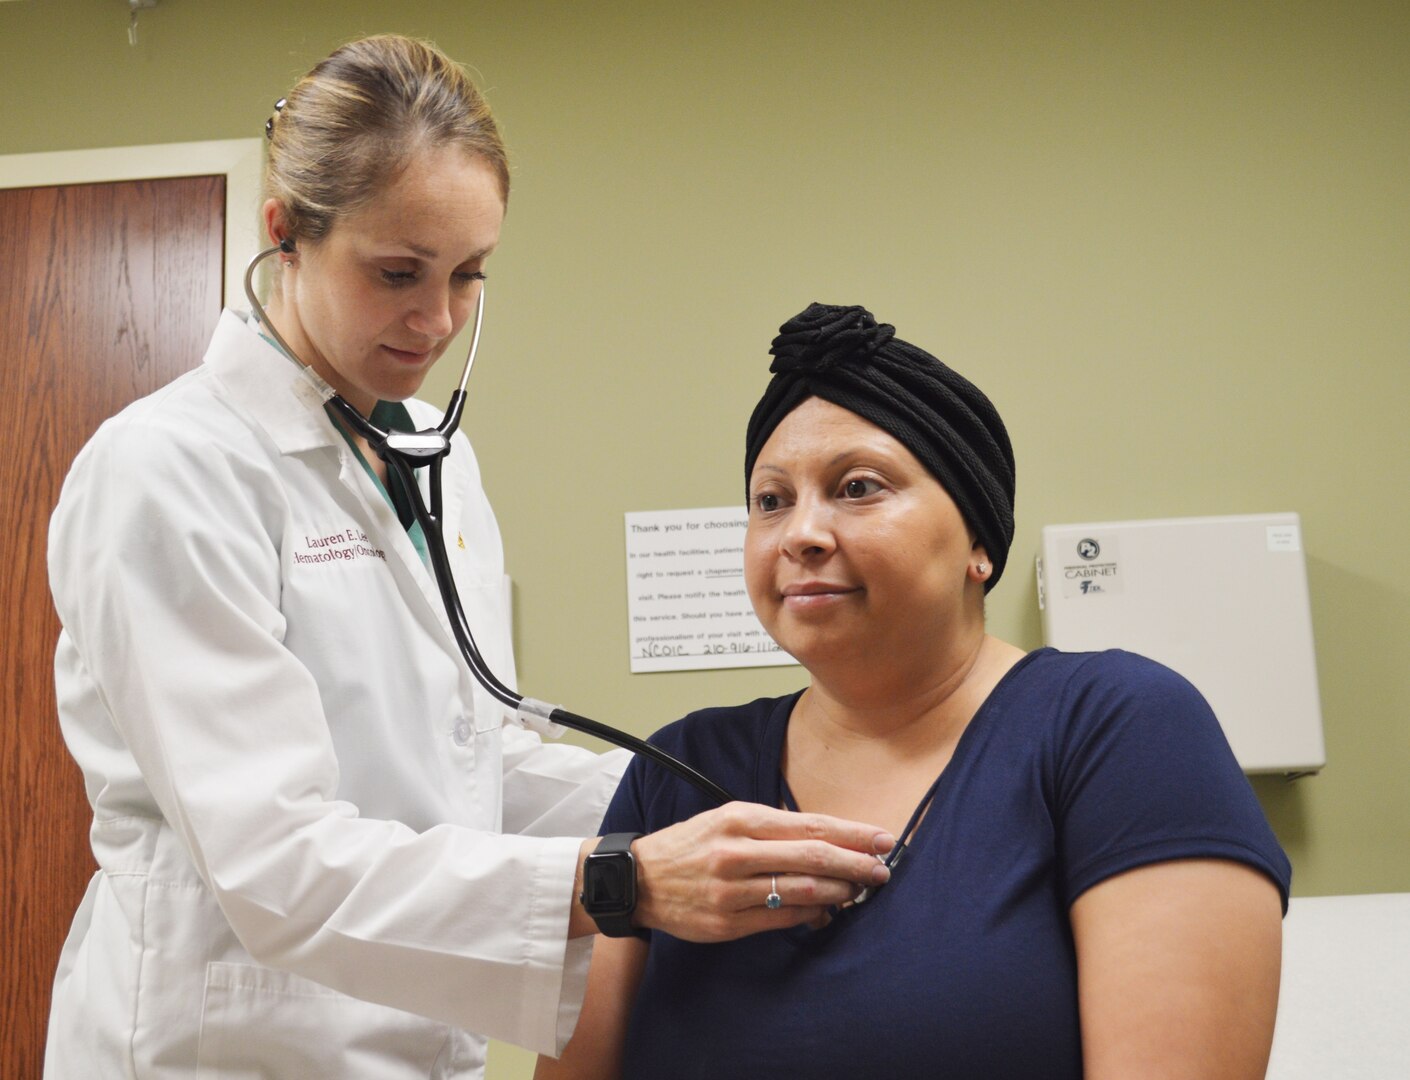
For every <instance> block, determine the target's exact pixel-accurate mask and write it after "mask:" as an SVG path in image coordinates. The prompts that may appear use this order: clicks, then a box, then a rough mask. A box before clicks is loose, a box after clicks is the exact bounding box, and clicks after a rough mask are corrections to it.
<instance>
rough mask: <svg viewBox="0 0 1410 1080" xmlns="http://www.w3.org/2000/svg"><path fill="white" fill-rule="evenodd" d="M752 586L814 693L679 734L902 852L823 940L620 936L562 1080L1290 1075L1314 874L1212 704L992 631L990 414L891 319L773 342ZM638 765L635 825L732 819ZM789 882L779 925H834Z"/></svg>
mask: <svg viewBox="0 0 1410 1080" xmlns="http://www.w3.org/2000/svg"><path fill="white" fill-rule="evenodd" d="M772 353H773V356H774V361H773V365H772V367H771V369H770V370H771V371H773V372H774V377H773V380H772V381H771V382H770V383H769V385H768V388H767V389H766V390H765V392H764V396H763V398H762V400H761V401H760V402H759V404H758V406H757V407H756V408H755V410H754V415H753V417H752V419H751V420H750V422H749V429H748V435H747V440H746V450H745V476H746V480H747V483H748V498H749V530H748V539H747V542H746V545H745V572H746V579H747V583H748V586H749V595H750V597H751V599H752V600H753V603H754V609H755V611H756V612H757V613H758V616H759V619H760V620H761V621H762V623H763V624H764V626H765V628H766V629H767V630H768V631H769V633H770V634H771V635H772V636H773V637H774V639H775V640H776V641H778V643H779V644H780V645H781V646H782V647H783V648H784V649H786V650H787V651H788V652H789V653H790V654H792V655H793V656H794V657H796V658H797V659H798V661H799V662H800V663H801V664H802V665H803V666H804V667H805V668H807V670H808V675H809V682H808V686H807V687H806V688H805V689H803V690H802V691H800V692H798V693H795V694H791V695H789V696H787V697H783V698H776V699H763V700H759V701H754V702H751V703H750V704H748V705H740V706H735V707H732V708H718V709H707V710H704V711H702V712H698V713H694V714H692V715H690V716H687V717H686V718H685V719H683V720H680V721H678V722H677V723H675V724H672V725H671V726H669V727H667V728H665V729H664V730H662V731H661V732H659V733H658V734H657V735H656V736H655V737H654V741H656V742H658V743H659V744H660V745H662V746H663V747H665V748H666V749H668V750H669V751H671V753H673V754H676V755H678V756H680V757H681V758H683V759H685V760H686V761H689V762H691V763H692V764H694V765H695V766H697V767H698V768H700V769H702V770H703V771H704V772H705V773H707V774H708V775H710V776H711V777H713V778H715V779H716V780H718V781H719V782H721V783H722V784H724V786H726V787H727V788H729V789H730V790H732V791H735V792H737V793H739V794H740V795H741V796H742V797H744V798H748V799H752V800H755V801H758V802H760V803H764V804H766V805H768V806H784V807H789V808H792V809H801V810H803V811H814V812H818V813H825V814H832V815H836V816H838V817H842V818H854V819H864V820H867V821H871V822H875V823H877V824H878V825H881V826H885V827H887V828H888V829H890V830H892V831H893V833H894V835H896V836H899V837H901V838H902V841H901V843H900V844H898V845H897V849H896V850H895V851H893V852H892V855H891V859H892V866H893V874H892V877H891V880H890V882H889V883H888V884H886V885H884V886H880V887H878V888H876V889H875V890H874V891H873V892H872V894H871V895H869V896H864V897H860V898H859V899H858V901H857V902H854V903H852V904H849V905H848V906H846V907H843V908H840V909H836V910H835V911H834V912H833V913H832V917H831V919H830V921H828V922H827V923H826V925H822V926H817V927H813V928H806V927H796V928H793V929H785V930H775V931H769V932H765V933H762V934H757V935H754V936H752V937H746V938H743V939H740V940H738V941H734V942H731V943H728V944H696V943H692V942H689V941H682V940H680V939H677V938H674V937H671V936H669V935H666V934H663V933H660V932H655V933H649V934H648V933H644V934H643V935H642V938H640V939H637V938H630V937H628V938H615V939H608V938H600V939H599V940H598V942H597V944H596V946H595V955H594V957H593V966H592V973H591V976H590V978H589V987H588V998H587V1001H586V1003H585V1005H584V1008H583V1013H582V1017H581V1020H580V1022H579V1024H578V1028H577V1031H576V1033H575V1035H574V1036H573V1038H572V1040H571V1041H570V1042H569V1044H568V1047H567V1050H566V1051H565V1053H564V1055H563V1057H562V1059H561V1060H560V1061H552V1060H549V1059H540V1062H539V1068H538V1073H537V1076H538V1077H540V1078H555V1077H589V1076H592V1077H598V1076H601V1077H615V1076H624V1077H629V1078H631V1080H649V1078H654V1077H661V1078H667V1077H669V1078H673V1080H674V1078H680V1077H695V1076H699V1077H712V1078H713V1077H732V1078H733V1077H761V1078H762V1077H767V1078H769V1080H778V1078H781V1077H806V1078H809V1080H822V1078H830V1077H839V1078H842V1077H845V1078H847V1080H854V1078H856V1077H858V1076H864V1077H912V1076H915V1077H920V1076H926V1077H931V1076H946V1077H961V1078H985V1080H1002V1078H1008V1077H1013V1078H1020V1077H1021V1078H1025V1080H1027V1078H1032V1077H1043V1078H1045V1080H1067V1078H1078V1077H1086V1078H1087V1080H1112V1078H1119V1080H1129V1078H1132V1077H1140V1078H1143V1080H1148V1078H1175V1077H1181V1078H1183V1077H1189V1078H1196V1077H1197V1078H1199V1080H1222V1078H1239V1080H1243V1078H1249V1080H1252V1078H1255V1077H1262V1076H1263V1072H1264V1067H1265V1065H1266V1062H1267V1058H1268V1052H1269V1047H1270V1044H1271V1041H1272V1034H1273V1018H1274V1014H1275V1011H1276V1004H1277V992H1278V974H1279V957H1280V934H1281V912H1282V909H1283V907H1284V906H1285V904H1286V900H1287V895H1288V884H1289V877H1290V868H1289V865H1288V861H1287V859H1286V858H1285V857H1284V855H1283V852H1282V850H1281V849H1280V848H1279V846H1278V843H1277V841H1276V840H1275V839H1274V837H1273V834H1272V832H1271V830H1270V829H1269V827H1268V824H1267V822H1266V821H1265V819H1264V817H1263V814H1262V812H1261V810H1260V808H1259V806H1258V803H1257V802H1256V801H1255V799H1254V796H1253V793H1252V791H1251V789H1250V787H1249V785H1248V782H1247V781H1246V780H1245V778H1244V776H1243V775H1242V773H1241V772H1240V770H1239V767H1238V765H1237V764H1236V763H1235V761H1234V758H1233V755H1232V753H1231V752H1230V750H1229V747H1228V744H1227V743H1226V741H1225V739H1224V735H1223V733H1222V731H1221V729H1220V727H1219V725H1218V723H1217V721H1216V720H1215V718H1214V716H1213V714H1212V713H1211V712H1210V710H1209V707H1208V705H1206V703H1205V702H1204V700H1203V698H1201V697H1200V695H1199V693H1198V692H1197V691H1196V690H1195V689H1194V688H1193V687H1192V686H1191V685H1190V684H1189V683H1187V682H1186V681H1185V680H1184V679H1182V678H1181V677H1180V676H1178V675H1176V674H1175V673H1174V672H1172V671H1170V670H1168V669H1167V668H1164V667H1162V666H1160V665H1159V664H1156V663H1154V662H1152V661H1150V660H1146V659H1143V658H1141V657H1139V656H1135V655H1132V654H1129V653H1123V652H1105V653H1088V654H1068V653H1061V652H1057V651H1055V650H1053V649H1039V650H1037V651H1036V652H1032V653H1028V654H1026V655H1025V654H1024V653H1023V652H1022V651H1020V650H1019V649H1017V648H1015V647H1014V646H1012V645H1009V644H1007V643H1005V642H1003V641H1000V640H998V639H997V638H994V637H992V636H990V635H988V634H987V633H986V632H985V627H984V597H985V594H986V593H987V592H988V590H989V589H991V588H993V587H994V585H995V584H997V582H998V581H999V578H1000V576H1001V575H1002V574H1003V572H1004V566H1005V563H1006V561H1007V558H1008V554H1009V545H1010V543H1011V542H1012V540H1013V498H1014V461H1013V451H1012V448H1011V446H1010V443H1009V438H1008V434H1007V432H1006V431H1005V429H1004V425H1003V422H1002V421H1001V420H1000V418H999V415H998V413H997V412H996V411H995V409H994V407H993V405H992V404H991V403H990V402H989V400H988V399H987V398H986V397H985V396H984V395H983V394H982V393H981V392H980V391H979V390H978V389H977V388H975V387H974V386H973V385H972V384H971V383H969V382H968V381H966V380H965V379H964V378H962V377H961V376H960V375H958V374H957V373H956V372H954V371H952V370H951V369H950V368H948V367H947V366H946V365H945V364H943V363H941V362H940V361H939V360H937V359H936V358H935V357H933V356H931V355H930V354H928V353H926V352H924V351H923V350H921V349H919V348H916V347H915V346H913V345H910V344H907V343H905V342H903V341H901V340H899V339H897V338H896V337H895V336H894V330H893V328H892V327H891V326H888V325H885V324H882V325H878V324H877V323H876V322H875V321H874V320H873V318H872V316H871V315H870V314H869V313H868V312H867V311H865V310H864V309H862V308H860V307H830V306H824V305H820V304H814V305H812V306H811V307H809V308H808V309H807V310H806V311H805V312H803V313H802V314H801V315H799V316H797V317H796V318H794V319H792V320H791V321H789V322H788V323H786V324H785V325H784V326H783V328H782V331H781V333H780V334H779V336H778V337H777V338H776V339H775V340H774V343H773V349H772ZM708 807H709V803H708V800H707V799H706V798H705V796H703V795H701V794H699V793H698V792H697V791H696V790H695V789H693V788H691V787H690V786H688V785H686V784H684V783H681V782H680V781H679V780H677V779H675V778H674V777H673V776H671V775H670V774H668V773H666V772H665V771H664V770H661V769H653V768H650V767H647V766H645V765H643V764H642V763H641V762H640V760H638V761H637V763H636V764H634V765H633V766H632V767H631V768H630V769H629V771H628V773H627V775H626V777H625V778H624V780H623V782H622V786H621V787H620V789H619V790H618V792H617V796H616V799H615V801H614V802H613V803H612V806H611V808H610V810H609V811H608V815H607V819H606V821H605V822H604V824H603V829H602V831H603V832H604V833H611V832H651V831H653V830H656V829H661V828H664V827H665V826H667V825H670V824H672V823H674V822H678V821H681V820H682V819H684V818H688V817H690V816H692V815H694V814H697V813H699V812H700V811H702V810H705V809H708ZM813 888H814V882H813V880H812V879H811V878H809V877H806V876H795V875H788V876H775V875H770V874H763V875H761V876H759V878H758V879H757V889H756V893H757V896H756V898H755V899H754V901H753V902H754V904H755V905H756V906H762V907H773V906H778V905H780V904H781V905H784V906H787V905H795V904H807V903H808V902H809V900H810V896H811V893H812V890H813Z"/></svg>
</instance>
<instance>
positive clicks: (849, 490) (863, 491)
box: [842, 477, 881, 499]
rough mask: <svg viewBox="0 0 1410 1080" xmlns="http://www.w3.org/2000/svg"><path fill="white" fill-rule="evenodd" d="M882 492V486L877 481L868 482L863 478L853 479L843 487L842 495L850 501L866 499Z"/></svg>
mask: <svg viewBox="0 0 1410 1080" xmlns="http://www.w3.org/2000/svg"><path fill="white" fill-rule="evenodd" d="M880 490H881V485H880V484H878V483H877V482H876V481H875V480H866V479H863V478H861V477H853V478H852V479H851V480H848V481H847V483H845V484H843V485H842V494H843V496H844V497H846V498H848V499H864V498H866V497H867V496H868V495H870V494H872V493H873V492H876V491H880Z"/></svg>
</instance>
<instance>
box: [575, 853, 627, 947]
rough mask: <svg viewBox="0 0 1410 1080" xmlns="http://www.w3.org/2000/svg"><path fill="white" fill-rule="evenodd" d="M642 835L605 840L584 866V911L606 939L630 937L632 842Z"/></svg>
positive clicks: (582, 897) (582, 898)
mask: <svg viewBox="0 0 1410 1080" xmlns="http://www.w3.org/2000/svg"><path fill="white" fill-rule="evenodd" d="M640 835H641V833H634V832H626V833H612V834H610V835H608V836H604V837H603V838H602V840H601V841H600V842H599V843H598V845H597V848H596V850H594V851H593V852H592V854H590V855H589V856H588V857H587V859H585V860H584V862H583V892H582V896H581V897H579V899H580V900H582V903H583V910H584V911H586V912H587V913H588V914H589V915H591V916H592V918H593V921H594V922H595V923H597V929H598V930H599V931H601V932H602V933H603V934H606V935H607V936H608V937H631V936H632V935H633V934H635V933H636V929H635V928H634V927H633V926H632V912H634V911H635V910H636V858H635V857H634V856H633V855H632V841H633V840H635V839H636V838H637V837H639V836H640Z"/></svg>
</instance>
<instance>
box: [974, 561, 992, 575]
mask: <svg viewBox="0 0 1410 1080" xmlns="http://www.w3.org/2000/svg"><path fill="white" fill-rule="evenodd" d="M975 569H976V570H977V571H979V572H980V573H981V574H987V573H988V572H989V564H988V563H987V562H982V563H980V564H979V565H978V566H976V567H975Z"/></svg>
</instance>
